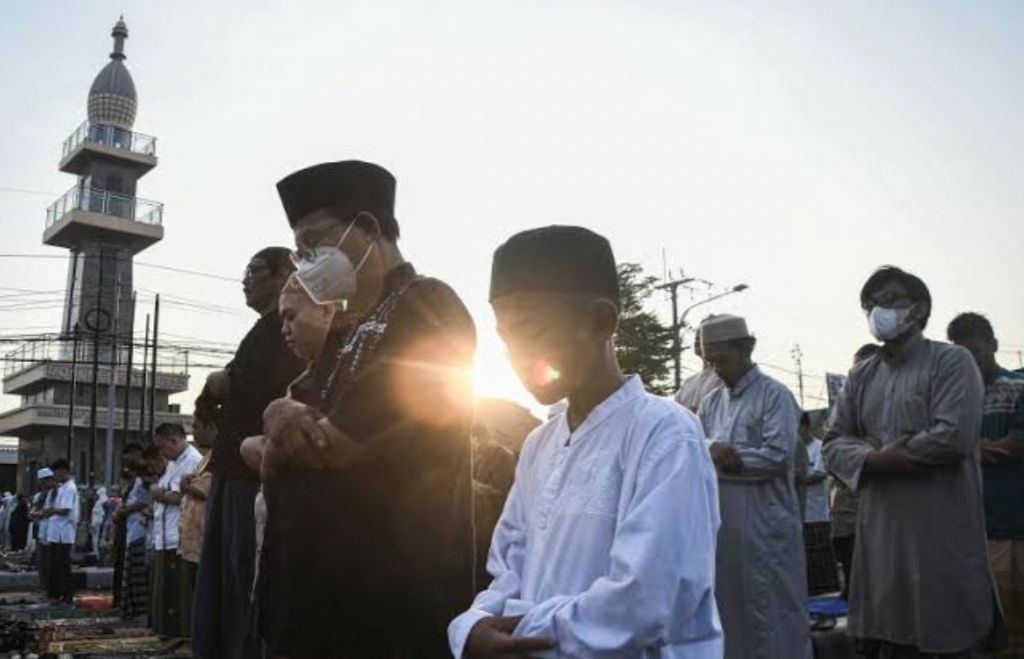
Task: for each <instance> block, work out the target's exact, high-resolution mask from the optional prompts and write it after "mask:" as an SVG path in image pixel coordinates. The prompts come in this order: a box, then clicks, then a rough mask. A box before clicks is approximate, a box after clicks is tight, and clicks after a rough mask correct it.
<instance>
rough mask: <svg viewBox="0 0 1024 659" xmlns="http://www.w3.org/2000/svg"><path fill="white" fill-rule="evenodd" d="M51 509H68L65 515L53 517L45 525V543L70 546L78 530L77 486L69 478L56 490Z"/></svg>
mask: <svg viewBox="0 0 1024 659" xmlns="http://www.w3.org/2000/svg"><path fill="white" fill-rule="evenodd" d="M51 507H52V508H58V509H65V508H66V509H68V511H69V512H68V514H66V515H54V516H53V517H51V518H50V519H49V523H48V524H47V525H46V541H47V542H49V543H50V544H63V545H70V544H74V542H75V531H76V529H77V528H78V515H79V510H78V486H77V485H75V480H74V479H73V478H69V479H68V480H66V481H64V482H63V483H62V484H61V486H60V487H58V488H57V494H56V496H54V498H53V503H52V504H51Z"/></svg>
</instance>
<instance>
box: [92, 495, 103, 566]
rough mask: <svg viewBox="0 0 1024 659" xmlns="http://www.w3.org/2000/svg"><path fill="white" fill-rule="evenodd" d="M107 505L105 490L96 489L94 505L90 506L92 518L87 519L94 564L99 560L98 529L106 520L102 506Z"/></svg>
mask: <svg viewBox="0 0 1024 659" xmlns="http://www.w3.org/2000/svg"><path fill="white" fill-rule="evenodd" d="M106 503H107V488H105V487H103V486H100V487H98V488H96V503H94V504H93V506H92V517H91V518H90V519H89V532H90V536H91V537H92V553H93V554H94V555H95V556H96V563H97V564H99V560H100V529H101V527H102V526H103V520H104V519H106V515H107V510H106V507H105V506H104V504H106Z"/></svg>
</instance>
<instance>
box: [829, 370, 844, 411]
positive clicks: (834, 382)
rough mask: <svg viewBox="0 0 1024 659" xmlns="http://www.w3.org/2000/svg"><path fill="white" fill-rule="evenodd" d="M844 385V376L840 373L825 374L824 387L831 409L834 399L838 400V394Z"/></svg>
mask: <svg viewBox="0 0 1024 659" xmlns="http://www.w3.org/2000/svg"><path fill="white" fill-rule="evenodd" d="M845 383H846V376H845V375H843V374H841V373H826V374H825V386H826V387H827V388H828V406H829V407H832V406H833V405H835V402H836V399H838V398H839V392H840V391H842V390H843V385H844V384H845Z"/></svg>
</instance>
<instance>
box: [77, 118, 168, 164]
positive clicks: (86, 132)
mask: <svg viewBox="0 0 1024 659" xmlns="http://www.w3.org/2000/svg"><path fill="white" fill-rule="evenodd" d="M86 142H89V143H91V144H100V145H102V146H106V147H110V148H111V149H120V150H122V151H128V152H131V153H137V154H139V155H143V156H154V157H155V156H156V138H155V137H153V136H152V135H143V134H142V133H133V132H132V131H130V130H125V129H123V128H118V127H116V126H108V125H106V124H97V123H93V122H91V121H86V122H85V123H83V124H82V125H81V126H79V127H78V128H76V129H75V132H73V133H71V136H70V137H68V138H67V139H66V140H64V148H63V151H62V152H61V158H62V159H64V158H67V157H68V156H69V155H71V153H73V152H74V150H75V149H77V148H78V147H79V146H81V145H82V144H83V143H86Z"/></svg>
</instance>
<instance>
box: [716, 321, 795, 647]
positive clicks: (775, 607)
mask: <svg viewBox="0 0 1024 659" xmlns="http://www.w3.org/2000/svg"><path fill="white" fill-rule="evenodd" d="M702 338H703V342H704V356H705V358H706V359H707V360H708V361H710V362H711V364H712V365H713V366H714V368H715V371H716V372H717V373H718V375H719V377H721V378H722V382H724V383H725V386H724V387H721V388H719V389H716V390H715V391H714V392H712V393H711V394H709V395H708V396H707V397H706V398H705V399H704V400H703V401H702V402H701V405H700V418H701V421H702V422H703V424H704V431H705V432H706V433H707V436H708V440H709V441H710V442H711V457H712V459H713V460H714V461H715V466H716V468H717V469H718V487H719V497H720V500H721V512H722V528H721V530H720V531H719V534H718V557H717V578H716V581H715V596H716V597H717V599H718V605H719V611H720V613H721V615H722V626H723V628H724V629H725V656H726V658H727V659H752V658H754V657H756V658H758V659H762V658H763V659H804V658H806V659H810V657H811V641H810V633H809V630H810V623H809V619H808V615H807V574H806V571H805V567H804V547H803V523H802V520H801V516H800V509H799V506H798V503H797V496H796V488H795V485H794V478H793V476H794V471H793V469H794V456H795V449H796V442H797V441H798V436H797V417H798V416H799V413H800V412H799V409H798V407H797V404H796V400H794V398H793V394H792V393H790V391H789V390H788V389H787V388H786V387H785V386H784V385H783V384H782V383H780V382H778V381H776V380H774V379H772V378H770V377H768V376H767V375H765V374H764V373H762V372H761V370H760V369H759V368H758V367H757V366H756V365H755V364H754V363H753V361H751V353H752V352H753V350H754V345H755V340H754V337H753V335H751V334H750V332H749V331H748V330H747V323H746V321H745V320H743V319H742V318H739V317H737V316H729V315H721V316H716V317H715V318H714V319H712V320H710V321H708V322H707V323H705V324H704V326H703V327H702Z"/></svg>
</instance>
